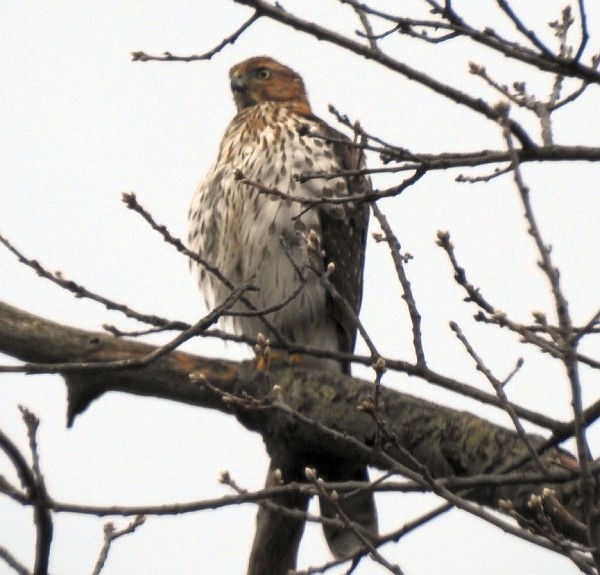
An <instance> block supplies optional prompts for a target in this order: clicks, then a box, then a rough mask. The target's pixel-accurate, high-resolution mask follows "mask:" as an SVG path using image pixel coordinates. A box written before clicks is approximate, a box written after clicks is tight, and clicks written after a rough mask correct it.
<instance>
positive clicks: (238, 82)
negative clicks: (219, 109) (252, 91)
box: [231, 76, 246, 92]
mask: <svg viewBox="0 0 600 575" xmlns="http://www.w3.org/2000/svg"><path fill="white" fill-rule="evenodd" d="M245 89H246V82H245V80H244V78H243V77H241V76H232V77H231V90H232V92H243V91H244V90H245Z"/></svg>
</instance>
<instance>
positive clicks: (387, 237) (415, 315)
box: [371, 203, 426, 366]
mask: <svg viewBox="0 0 600 575" xmlns="http://www.w3.org/2000/svg"><path fill="white" fill-rule="evenodd" d="M371 209H372V210H373V214H374V215H375V217H376V218H377V221H378V222H379V225H380V227H381V230H382V232H383V238H382V240H384V241H385V242H387V244H388V246H389V248H390V254H391V256H392V261H393V262H394V267H395V269H396V275H397V276H398V280H399V281H400V285H401V286H402V291H403V298H402V299H404V301H405V303H406V307H407V308H408V313H409V316H410V320H411V324H412V332H413V347H414V350H415V356H416V359H417V365H422V366H425V365H426V361H425V350H424V348H423V338H422V335H421V314H420V313H419V310H418V309H417V304H416V301H415V297H414V294H413V291H412V287H411V285H410V281H409V279H408V276H407V275H406V271H405V270H404V264H405V263H406V260H405V258H404V257H403V256H402V254H401V253H400V242H399V241H398V238H397V237H396V235H395V234H394V232H393V231H392V227H391V226H390V224H389V223H388V221H387V218H386V217H385V215H384V214H383V212H382V211H381V210H380V209H379V206H378V205H377V204H376V203H373V204H371Z"/></svg>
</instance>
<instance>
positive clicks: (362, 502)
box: [319, 467, 378, 559]
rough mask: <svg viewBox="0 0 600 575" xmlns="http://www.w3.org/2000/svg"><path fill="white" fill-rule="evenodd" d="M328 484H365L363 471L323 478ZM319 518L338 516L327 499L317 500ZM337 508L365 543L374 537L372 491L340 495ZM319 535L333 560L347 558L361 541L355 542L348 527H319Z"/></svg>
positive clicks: (365, 479)
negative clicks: (357, 482) (358, 532)
mask: <svg viewBox="0 0 600 575" xmlns="http://www.w3.org/2000/svg"><path fill="white" fill-rule="evenodd" d="M327 480H328V481H369V474H368V472H367V468H366V467H363V468H361V469H357V470H355V471H354V472H353V473H351V474H349V475H346V474H344V476H343V477H331V476H329V477H327ZM319 505H320V508H321V515H322V516H323V517H328V518H335V517H338V512H337V511H336V508H335V506H334V504H332V503H331V501H330V500H329V499H328V498H327V497H324V496H322V497H319ZM337 505H339V507H340V509H341V511H342V512H343V513H344V514H345V515H346V517H347V518H348V519H349V520H350V521H351V522H352V523H354V524H355V525H356V527H357V528H358V529H359V530H360V532H361V533H362V534H363V535H364V536H365V538H366V539H367V540H369V541H374V540H375V539H376V538H377V532H378V526H377V509H376V508H375V498H374V496H373V492H372V491H357V492H356V493H352V494H348V495H346V494H344V495H342V494H340V496H339V498H338V500H337ZM323 532H324V533H325V539H327V544H328V545H329V549H331V552H332V553H333V554H334V555H335V557H336V558H338V559H339V558H342V557H348V556H349V555H353V554H354V553H356V552H357V551H358V550H359V549H360V548H361V547H364V544H363V542H362V541H361V540H360V539H359V537H358V536H357V534H356V532H355V531H354V530H353V529H352V528H350V527H334V526H332V525H323Z"/></svg>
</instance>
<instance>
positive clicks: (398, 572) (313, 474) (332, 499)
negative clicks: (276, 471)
mask: <svg viewBox="0 0 600 575" xmlns="http://www.w3.org/2000/svg"><path fill="white" fill-rule="evenodd" d="M305 475H306V478H307V479H308V481H309V482H311V483H312V484H313V485H314V486H315V488H316V489H317V492H318V493H319V495H320V496H321V497H323V498H325V499H326V500H327V501H328V502H329V503H330V504H331V506H332V507H333V508H334V509H335V512H336V515H337V516H338V517H339V518H340V519H341V520H342V522H343V523H344V526H345V527H346V528H347V529H349V530H350V531H352V533H353V534H354V535H355V536H356V538H357V539H358V540H359V541H360V542H361V544H362V545H363V546H364V547H365V549H367V550H368V551H369V553H370V556H371V558H372V559H373V560H375V561H377V563H379V564H380V565H382V566H383V567H385V568H386V569H387V570H388V571H389V572H390V573H394V575H403V572H402V569H400V567H399V566H398V565H393V564H392V563H390V562H389V561H388V560H387V559H386V558H385V557H384V556H383V555H382V554H381V553H379V551H378V550H377V548H376V547H375V545H373V542H372V541H371V540H370V539H369V538H368V536H366V535H365V534H364V533H363V532H362V530H361V529H360V527H359V526H358V525H357V524H356V523H354V521H352V520H351V519H350V518H349V517H348V515H346V513H344V510H343V509H342V507H341V506H340V504H339V503H338V499H337V493H335V492H334V493H331V492H329V491H328V490H327V489H325V487H324V486H323V482H322V480H320V479H319V477H318V476H317V471H316V469H309V468H307V469H306V472H305Z"/></svg>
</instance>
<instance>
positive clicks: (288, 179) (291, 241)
mask: <svg viewBox="0 0 600 575" xmlns="http://www.w3.org/2000/svg"><path fill="white" fill-rule="evenodd" d="M229 75H230V80H231V89H232V91H233V97H234V100H235V104H236V107H237V115H236V116H235V117H234V119H233V120H232V121H231V123H230V124H229V126H228V128H227V130H226V132H225V135H224V137H223V140H222V141H221V145H220V148H219V155H218V157H217V161H216V162H215V164H214V165H213V166H212V168H211V169H210V171H209V173H208V175H207V176H206V178H205V179H204V181H203V182H202V183H201V184H200V185H199V187H198V189H197V190H196V193H195V195H194V198H193V201H192V204H191V208H190V212H189V226H190V227H189V245H190V248H191V249H192V250H193V251H194V252H196V253H198V254H199V255H200V256H201V257H202V258H204V260H205V261H207V262H208V263H210V264H211V265H212V266H214V267H215V268H217V269H218V270H219V271H220V272H221V274H222V275H223V276H225V278H226V279H227V280H228V281H229V282H230V283H231V284H233V285H234V286H237V285H239V284H240V283H242V282H243V281H244V280H246V279H248V278H249V277H250V276H251V275H252V274H255V277H254V279H253V280H252V283H253V284H254V285H255V286H256V287H257V288H258V289H257V291H253V292H247V293H246V296H247V298H248V300H250V302H251V303H252V305H253V306H254V307H255V308H256V309H258V310H263V309H264V310H268V309H269V308H273V307H274V306H278V305H279V304H282V303H284V302H285V305H283V306H282V307H280V309H276V310H272V311H270V312H268V313H265V314H264V318H265V319H266V320H267V322H268V323H267V324H265V322H264V321H262V320H261V318H260V317H257V316H256V315H254V316H252V315H249V316H235V317H233V318H230V320H229V321H230V325H231V326H232V327H233V329H234V330H235V331H236V332H237V333H240V334H243V335H245V336H247V337H249V338H256V336H257V334H258V333H259V332H261V333H263V334H264V335H265V336H266V337H268V338H271V339H272V340H276V339H277V332H278V333H279V334H281V335H282V336H283V337H284V338H286V339H287V340H288V341H290V342H292V343H295V344H299V345H304V346H308V347H312V348H317V349H321V350H326V351H333V352H338V351H339V352H352V350H353V348H354V343H355V339H356V324H355V321H354V318H353V314H352V313H349V312H348V306H345V305H343V303H342V301H341V300H340V298H339V297H332V296H331V294H330V293H329V292H328V291H327V290H326V289H325V287H324V286H323V282H322V281H321V278H320V276H319V274H320V272H324V271H325V270H326V269H328V268H327V266H328V265H329V264H330V262H333V264H334V266H331V265H329V269H328V278H329V281H330V282H331V284H333V286H334V287H335V289H336V291H337V292H338V294H339V295H340V296H341V298H343V299H345V300H346V302H347V303H348V304H350V308H351V309H352V310H353V311H354V313H358V310H359V308H360V303H361V297H362V284H363V265H364V252H365V241H366V231H367V222H368V207H367V206H366V205H365V204H364V203H362V204H360V203H355V202H348V203H339V204H328V203H320V204H318V205H314V204H313V205H312V206H311V204H307V203H300V202H297V201H292V200H291V199H290V197H292V198H303V199H306V200H319V199H321V198H344V197H347V196H355V195H360V194H364V193H366V192H368V191H370V190H371V184H370V180H369V178H368V177H365V176H360V175H358V176H356V175H354V176H353V175H340V176H338V177H335V174H337V173H340V172H344V171H352V170H357V169H360V168H362V167H364V158H363V156H362V153H361V151H360V150H359V149H358V148H357V147H356V146H353V145H352V142H350V140H349V139H348V138H346V136H344V135H343V134H341V133H340V132H338V131H336V130H334V129H333V128H331V127H330V126H328V125H327V124H326V123H325V122H324V121H322V120H320V119H319V118H317V117H315V116H314V115H313V114H312V111H311V108H310V104H309V102H308V98H307V94H306V90H305V88H304V82H303V81H302V78H301V77H300V76H299V75H298V74H297V73H296V72H294V71H293V70H291V69H290V68H288V67H287V66H284V65H282V64H280V63H279V62H277V61H275V60H273V59H272V58H268V57H255V58H250V59H248V60H245V61H244V62H241V63H240V64H237V65H236V66H234V67H233V68H232V69H231V71H230V74H229ZM300 174H321V175H323V176H326V177H316V178H311V179H307V180H306V181H302V179H300V180H299V179H298V178H297V176H299V175H300ZM331 176H333V177H331ZM277 192H278V193H277ZM308 252H311V253H308ZM307 263H308V264H310V265H309V266H307ZM194 267H195V268H196V273H197V277H198V282H199V285H200V288H201V290H202V292H203V293H204V296H205V298H206V301H207V305H208V306H211V307H212V306H216V305H219V304H220V303H222V302H223V301H224V300H225V299H226V298H227V296H228V295H229V294H230V293H231V289H230V287H228V286H227V285H226V284H225V283H224V282H223V281H222V280H220V279H219V278H217V277H216V276H215V275H213V274H211V273H209V272H208V271H207V270H206V269H204V268H203V267H202V266H199V265H195V264H194ZM319 268H320V269H319ZM300 288H301V289H300ZM296 292H298V293H297V296H296V297H294V298H292V297H291V296H292V295H293V294H294V293H296ZM288 300H289V301H288ZM232 309H234V310H237V311H248V307H247V305H244V304H243V303H242V302H238V303H236V304H235V306H234V308H232ZM273 328H274V329H273ZM300 361H301V363H302V364H303V365H306V366H308V367H314V368H318V369H321V370H325V371H329V372H331V373H349V372H350V366H349V364H348V363H347V362H340V361H338V360H335V359H323V358H315V357H310V356H308V355H306V356H302V357H301V359H300ZM309 463H310V462H306V461H305V462H297V465H296V464H294V463H293V462H283V463H282V462H281V461H274V462H273V463H272V466H271V467H272V469H271V472H270V475H269V478H268V479H267V484H273V482H274V479H273V471H274V469H275V468H281V473H282V475H283V480H284V481H292V480H301V479H303V477H302V476H297V475H301V474H302V473H303V470H304V467H305V465H307V464H309ZM336 465H337V463H335V462H332V463H331V464H330V465H329V466H328V465H324V466H323V465H321V467H320V468H318V472H319V474H320V475H321V476H323V477H324V478H325V479H326V480H330V481H343V480H367V479H368V476H367V470H366V468H364V467H359V468H352V467H348V466H341V468H338V467H336ZM278 503H280V504H283V505H287V506H289V507H300V508H305V507H306V501H305V498H303V497H299V498H296V499H294V498H293V497H291V498H288V500H281V501H278ZM320 504H321V513H322V515H323V516H327V517H332V516H335V511H334V509H333V507H332V506H331V504H330V503H329V502H328V501H327V500H326V499H321V501H320ZM340 505H341V506H342V509H343V510H344V511H345V512H346V514H347V515H348V516H349V517H350V519H352V520H354V521H356V522H357V523H359V524H360V525H361V526H362V527H364V528H365V529H366V530H367V531H368V532H370V533H371V534H372V536H374V534H376V532H377V515H376V511H375V505H374V500H373V496H372V494H367V493H360V494H357V495H355V496H353V497H350V498H340ZM302 528H303V523H302V522H300V523H298V522H297V521H296V524H295V525H294V521H293V520H292V519H290V518H289V517H286V516H282V515H281V514H279V513H277V512H276V511H273V510H268V509H264V508H261V510H259V515H258V527H257V535H256V539H255V544H254V548H253V554H254V555H256V554H260V553H268V552H269V551H268V549H269V548H270V547H273V546H276V545H278V544H280V543H281V541H282V540H283V539H285V538H286V537H287V538H292V539H296V540H297V541H299V539H300V537H301V534H302ZM324 531H325V536H326V539H327V541H328V544H329V546H330V548H331V550H332V552H333V553H334V554H335V555H336V556H338V557H340V556H345V555H348V554H350V553H352V552H353V551H355V550H357V549H358V547H359V545H360V543H359V541H358V539H357V538H356V536H355V535H354V534H353V533H352V532H351V531H348V530H346V529H342V528H337V527H332V526H325V527H324ZM289 554H290V556H289V558H288V562H289V565H288V567H289V568H293V567H294V565H295V558H296V557H295V554H296V550H294V549H291V550H290V551H289ZM255 572H256V573H260V569H259V568H257V569H256V570H255Z"/></svg>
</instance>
